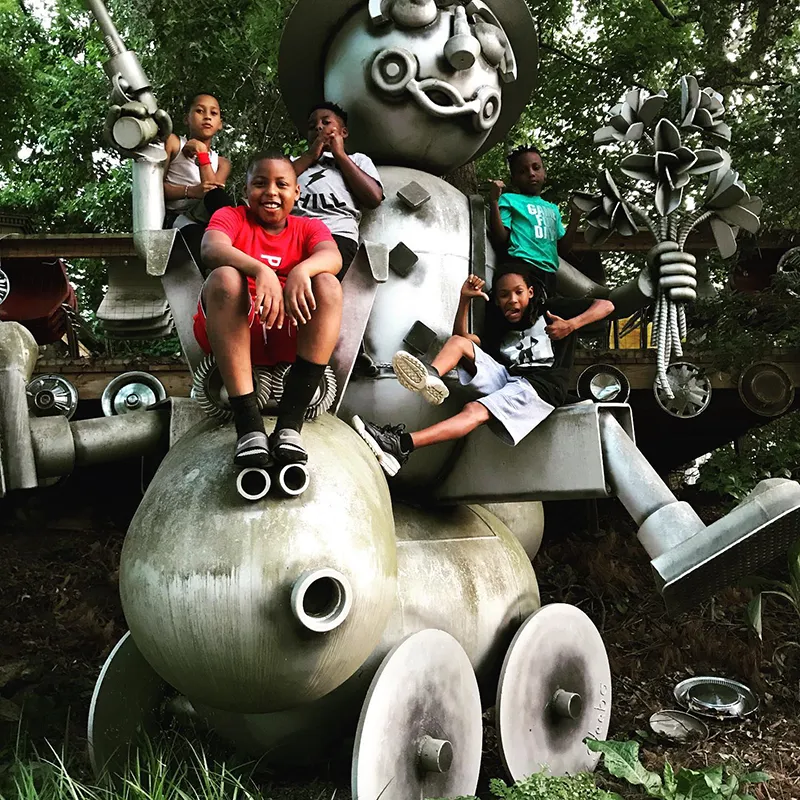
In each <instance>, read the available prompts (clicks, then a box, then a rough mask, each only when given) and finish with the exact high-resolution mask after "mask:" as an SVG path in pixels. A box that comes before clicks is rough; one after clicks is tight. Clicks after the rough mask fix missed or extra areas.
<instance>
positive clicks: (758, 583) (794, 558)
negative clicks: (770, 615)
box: [746, 541, 800, 639]
mask: <svg viewBox="0 0 800 800" xmlns="http://www.w3.org/2000/svg"><path fill="white" fill-rule="evenodd" d="M788 561H789V580H788V582H787V581H770V580H766V579H765V578H752V579H751V580H749V581H748V582H747V585H748V586H752V587H753V588H755V589H757V590H758V594H756V596H755V597H754V598H753V599H752V600H751V601H750V602H749V603H748V604H747V611H746V618H747V624H748V625H750V627H751V628H752V629H753V630H754V631H755V632H756V633H757V634H758V638H759V639H761V638H763V636H762V634H763V624H762V617H761V615H762V612H763V610H764V598H765V597H766V596H768V595H772V596H773V597H780V598H781V599H783V600H786V601H787V602H788V603H789V605H790V606H791V607H792V608H793V609H794V610H795V613H796V614H797V616H798V617H800V541H797V542H795V543H794V545H792V547H790V548H789V555H788Z"/></svg>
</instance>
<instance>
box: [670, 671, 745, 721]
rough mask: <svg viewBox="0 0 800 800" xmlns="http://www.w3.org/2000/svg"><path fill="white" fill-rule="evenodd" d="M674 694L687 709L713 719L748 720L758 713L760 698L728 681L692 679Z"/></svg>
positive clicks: (709, 678) (678, 687) (710, 678)
mask: <svg viewBox="0 0 800 800" xmlns="http://www.w3.org/2000/svg"><path fill="white" fill-rule="evenodd" d="M674 695H675V699H676V700H677V701H678V702H679V703H680V704H681V705H682V706H683V707H684V708H688V709H689V710H690V711H692V712H693V713H695V714H700V715H701V716H705V717H713V718H714V719H726V718H728V719H737V718H742V717H747V716H750V714H753V713H754V712H755V711H757V710H758V698H757V697H756V696H755V695H754V694H753V692H752V691H751V690H750V688H749V687H747V686H745V685H744V684H743V683H739V682H738V681H732V680H730V679H729V678H714V677H709V676H701V677H696V678H689V679H687V680H685V681H681V682H680V683H679V684H678V685H677V686H676V687H675V689H674Z"/></svg>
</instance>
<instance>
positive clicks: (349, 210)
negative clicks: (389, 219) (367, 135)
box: [292, 103, 383, 280]
mask: <svg viewBox="0 0 800 800" xmlns="http://www.w3.org/2000/svg"><path fill="white" fill-rule="evenodd" d="M347 136H348V130H347V112H346V111H345V110H344V109H343V108H340V107H339V106H338V105H336V103H320V104H319V105H317V106H314V108H312V109H311V113H310V114H309V117H308V132H307V137H306V138H307V139H308V143H309V145H308V150H307V151H306V152H305V153H303V155H302V156H300V157H299V158H297V159H295V160H294V161H293V162H292V163H293V164H294V171H295V173H296V174H297V182H298V184H299V185H300V200H299V201H298V203H297V205H296V206H295V207H294V211H293V212H292V213H293V214H295V216H299V217H311V218H313V219H319V220H322V222H324V223H325V224H326V225H327V226H328V228H329V230H330V232H331V233H332V234H333V239H334V241H335V242H336V245H337V246H338V248H339V252H340V253H341V255H342V271H341V272H340V273H339V279H340V280H341V279H342V278H343V277H344V275H345V273H346V272H347V268H348V267H349V266H350V263H351V262H352V260H353V258H354V257H355V254H356V251H357V250H358V223H359V222H360V221H361V209H362V208H377V207H378V206H379V205H380V204H381V201H382V200H383V185H382V184H381V179H380V176H379V175H378V170H377V169H375V165H374V164H373V163H372V159H370V158H369V156H365V155H364V154H363V153H352V154H350V155H348V153H347V152H346V151H345V140H346V139H347Z"/></svg>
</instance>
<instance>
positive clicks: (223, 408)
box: [191, 353, 262, 422]
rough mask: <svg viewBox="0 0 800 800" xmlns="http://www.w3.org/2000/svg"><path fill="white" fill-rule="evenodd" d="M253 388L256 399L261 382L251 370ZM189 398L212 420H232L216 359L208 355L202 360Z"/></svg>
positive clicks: (257, 375) (196, 371)
mask: <svg viewBox="0 0 800 800" xmlns="http://www.w3.org/2000/svg"><path fill="white" fill-rule="evenodd" d="M253 388H254V389H255V392H256V397H259V398H260V397H261V392H262V389H261V380H260V377H259V374H258V372H257V371H256V370H253ZM191 396H192V398H193V399H194V400H197V402H198V403H199V404H200V407H201V408H202V409H203V411H205V413H206V414H208V416H209V417H211V418H212V419H215V420H217V421H219V422H230V421H231V420H232V419H233V411H231V407H230V403H229V402H228V391H227V389H226V388H225V384H224V382H223V380H222V376H221V375H220V374H219V369H218V368H217V362H216V359H215V358H214V356H213V355H211V354H210V353H209V354H208V355H206V356H205V358H203V360H202V361H201V362H200V364H199V366H198V367H197V369H196V370H195V372H194V378H193V379H192V390H191Z"/></svg>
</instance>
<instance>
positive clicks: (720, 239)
mask: <svg viewBox="0 0 800 800" xmlns="http://www.w3.org/2000/svg"><path fill="white" fill-rule="evenodd" d="M710 222H711V231H712V233H713V234H714V241H715V242H716V243H717V249H718V250H719V254H720V255H721V256H722V257H723V258H730V257H731V256H732V255H733V254H734V253H735V252H736V237H735V236H734V235H733V231H732V230H731V226H730V225H728V223H727V222H725V221H724V220H721V219H719V218H717V217H711V220H710Z"/></svg>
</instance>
